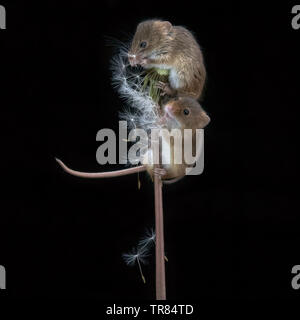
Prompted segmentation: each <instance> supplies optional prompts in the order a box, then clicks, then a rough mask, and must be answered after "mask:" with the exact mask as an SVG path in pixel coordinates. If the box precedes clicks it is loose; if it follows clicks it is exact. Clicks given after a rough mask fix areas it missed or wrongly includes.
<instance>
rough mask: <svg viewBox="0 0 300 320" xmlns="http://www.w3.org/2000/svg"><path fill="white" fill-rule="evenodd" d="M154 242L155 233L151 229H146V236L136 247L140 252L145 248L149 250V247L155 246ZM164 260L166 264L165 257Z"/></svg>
mask: <svg viewBox="0 0 300 320" xmlns="http://www.w3.org/2000/svg"><path fill="white" fill-rule="evenodd" d="M155 241H156V234H155V231H154V230H153V228H151V229H148V230H147V231H146V236H145V237H144V238H142V239H141V240H140V241H139V244H138V247H139V248H140V249H142V250H143V249H146V248H148V249H149V247H151V246H152V245H155ZM165 260H166V261H167V262H168V261H169V260H168V258H167V257H166V256H165Z"/></svg>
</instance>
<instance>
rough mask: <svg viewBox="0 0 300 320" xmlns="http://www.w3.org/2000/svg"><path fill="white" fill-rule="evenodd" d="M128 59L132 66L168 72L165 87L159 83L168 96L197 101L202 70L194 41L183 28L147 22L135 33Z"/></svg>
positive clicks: (164, 23) (142, 23) (155, 21)
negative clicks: (189, 97)
mask: <svg viewBox="0 0 300 320" xmlns="http://www.w3.org/2000/svg"><path fill="white" fill-rule="evenodd" d="M128 59H129V62H130V64H131V65H132V66H136V65H141V66H143V67H144V68H145V69H151V68H156V69H167V70H169V84H165V83H159V84H158V87H160V88H161V89H162V90H163V91H164V93H166V94H168V95H170V96H176V95H187V96H191V97H193V98H195V99H198V98H200V96H201V93H202V91H203V87H204V83H205V78H206V69H205V66H204V61H203V55H202V52H201V49H200V46H199V45H198V43H197V41H196V39H195V38H194V36H193V35H192V34H191V32H190V31H188V30H187V29H186V28H184V27H181V26H173V25H172V24H171V23H170V22H169V21H161V20H147V21H144V22H141V23H140V24H139V25H138V26H137V29H136V32H135V35H134V38H133V41H132V44H131V48H130V50H129V52H128Z"/></svg>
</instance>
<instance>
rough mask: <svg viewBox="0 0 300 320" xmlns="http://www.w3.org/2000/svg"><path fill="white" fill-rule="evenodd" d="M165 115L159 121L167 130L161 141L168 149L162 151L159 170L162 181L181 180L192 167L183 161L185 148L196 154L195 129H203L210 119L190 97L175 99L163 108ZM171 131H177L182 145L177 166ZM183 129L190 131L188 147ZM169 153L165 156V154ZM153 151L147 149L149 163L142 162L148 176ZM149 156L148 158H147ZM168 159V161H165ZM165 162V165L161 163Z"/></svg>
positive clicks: (151, 167)
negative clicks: (190, 137) (190, 136)
mask: <svg viewBox="0 0 300 320" xmlns="http://www.w3.org/2000/svg"><path fill="white" fill-rule="evenodd" d="M164 111H165V115H164V116H163V118H162V119H161V121H162V123H165V128H166V129H167V132H166V134H165V133H164V132H163V133H162V135H161V136H162V140H164V139H166V140H167V145H168V147H167V148H166V150H163V151H162V164H161V166H160V168H159V169H155V170H159V172H160V174H161V176H162V179H163V180H168V179H174V178H176V181H177V180H178V179H177V178H178V177H179V178H181V177H183V176H185V174H186V169H187V168H188V167H193V165H188V164H187V163H185V161H184V152H185V148H189V150H190V152H192V151H193V153H195V152H196V129H204V128H205V127H206V126H207V125H208V123H209V122H210V118H209V116H208V115H207V113H206V112H205V111H204V110H203V109H202V107H201V105H200V104H199V103H198V102H197V101H196V100H195V99H193V98H190V97H176V98H174V99H172V100H170V101H168V103H167V104H166V105H165V106H164ZM172 129H178V131H177V133H178V134H179V136H178V137H179V140H178V141H180V144H181V145H182V153H181V154H180V156H181V157H182V160H183V161H182V163H181V164H177V163H176V162H175V152H176V149H175V145H174V141H175V138H174V139H170V140H169V132H170V131H171V130H172ZM185 129H191V130H192V140H191V141H188V143H189V145H188V146H187V145H186V143H187V141H185V140H184V136H185ZM168 152H169V153H170V157H169V155H167V153H168ZM152 153H153V150H152V149H149V151H148V154H147V155H146V156H147V157H149V158H150V161H148V162H147V159H148V158H147V157H146V161H144V162H143V164H145V165H146V166H147V171H148V173H149V174H150V176H152V175H153V170H154V166H153V165H152V164H151V159H152V158H153V155H152ZM149 155H150V156H149ZM166 159H168V160H166ZM164 160H165V162H166V164H164V163H163V161H164Z"/></svg>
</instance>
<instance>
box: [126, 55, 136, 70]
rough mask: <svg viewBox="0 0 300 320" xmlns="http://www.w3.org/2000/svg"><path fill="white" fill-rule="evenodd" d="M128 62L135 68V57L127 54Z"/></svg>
mask: <svg viewBox="0 0 300 320" xmlns="http://www.w3.org/2000/svg"><path fill="white" fill-rule="evenodd" d="M128 61H129V63H130V65H131V66H132V67H134V66H136V64H137V63H136V55H135V54H130V53H128Z"/></svg>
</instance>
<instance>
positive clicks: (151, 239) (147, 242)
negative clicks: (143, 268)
mask: <svg viewBox="0 0 300 320" xmlns="http://www.w3.org/2000/svg"><path fill="white" fill-rule="evenodd" d="M155 238H156V235H155V231H154V230H153V228H151V229H148V230H147V231H146V236H145V237H144V238H142V239H141V240H140V241H139V244H138V247H139V248H140V249H144V248H147V247H149V246H151V245H153V244H155Z"/></svg>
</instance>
